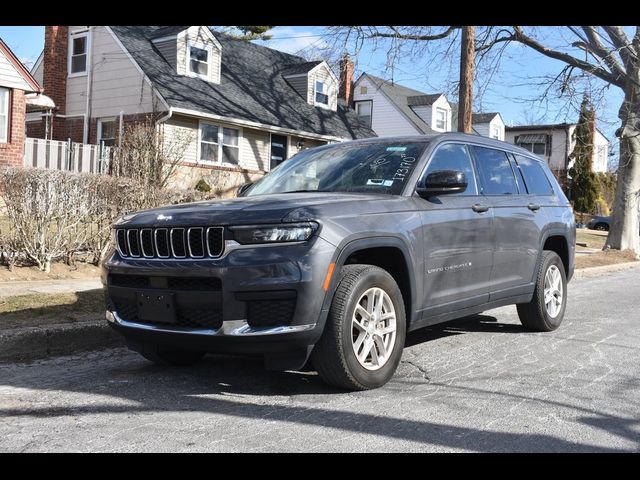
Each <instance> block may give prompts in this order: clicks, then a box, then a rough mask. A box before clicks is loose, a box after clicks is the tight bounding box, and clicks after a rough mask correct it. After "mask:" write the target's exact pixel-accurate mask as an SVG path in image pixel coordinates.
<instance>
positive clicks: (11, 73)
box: [0, 39, 42, 92]
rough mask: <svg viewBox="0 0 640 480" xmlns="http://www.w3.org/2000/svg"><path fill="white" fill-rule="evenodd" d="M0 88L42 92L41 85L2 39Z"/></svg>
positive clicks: (0, 45) (0, 44)
mask: <svg viewBox="0 0 640 480" xmlns="http://www.w3.org/2000/svg"><path fill="white" fill-rule="evenodd" d="M0 86H3V87H9V88H16V89H19V90H24V91H25V92H41V91H42V87H41V86H40V84H39V83H38V82H37V81H36V79H35V78H33V76H32V75H31V73H29V70H27V68H26V67H25V66H24V65H23V64H22V62H21V61H20V60H18V57H16V56H15V54H14V53H13V52H12V51H11V49H10V48H9V47H8V46H7V44H6V43H4V42H3V41H2V39H0Z"/></svg>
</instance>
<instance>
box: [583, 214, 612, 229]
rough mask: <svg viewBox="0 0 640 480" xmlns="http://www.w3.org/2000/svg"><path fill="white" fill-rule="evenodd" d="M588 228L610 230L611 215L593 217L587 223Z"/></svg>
mask: <svg viewBox="0 0 640 480" xmlns="http://www.w3.org/2000/svg"><path fill="white" fill-rule="evenodd" d="M587 228H588V229H590V230H601V231H603V232H608V231H609V228H611V217H593V218H592V219H591V220H590V221H589V223H587Z"/></svg>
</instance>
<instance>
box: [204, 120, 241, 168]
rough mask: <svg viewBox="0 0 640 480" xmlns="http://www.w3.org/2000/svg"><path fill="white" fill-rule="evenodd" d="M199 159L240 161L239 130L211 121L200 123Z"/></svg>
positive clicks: (221, 161)
mask: <svg viewBox="0 0 640 480" xmlns="http://www.w3.org/2000/svg"><path fill="white" fill-rule="evenodd" d="M200 161H202V162H206V163H218V164H223V163H226V164H232V165H238V164H239V163H240V130H238V129H236V128H228V127H222V126H218V125H214V124H212V123H201V124H200Z"/></svg>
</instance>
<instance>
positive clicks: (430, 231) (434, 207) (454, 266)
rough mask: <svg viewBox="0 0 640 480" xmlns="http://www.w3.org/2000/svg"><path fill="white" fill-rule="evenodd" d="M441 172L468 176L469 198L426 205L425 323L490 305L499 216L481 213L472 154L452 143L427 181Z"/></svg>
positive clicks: (461, 196) (432, 200)
mask: <svg viewBox="0 0 640 480" xmlns="http://www.w3.org/2000/svg"><path fill="white" fill-rule="evenodd" d="M436 170H458V171H462V172H464V173H465V176H466V177H467V182H468V186H467V189H466V191H465V192H462V193H458V194H449V195H441V196H438V197H432V198H430V199H428V200H425V199H421V200H420V201H421V202H422V203H421V205H422V206H423V208H422V211H421V215H422V224H423V227H422V228H423V238H424V258H425V271H424V279H425V281H424V286H425V288H424V292H423V309H424V313H423V319H424V320H425V321H426V323H428V319H429V317H431V316H435V315H438V314H440V313H447V312H450V311H452V310H458V309H461V308H466V307H472V306H474V305H479V304H482V303H485V302H487V301H488V299H489V281H490V275H491V266H492V262H493V251H492V250H493V230H492V225H493V214H492V212H491V210H490V209H487V210H485V209H483V208H481V207H482V206H483V205H482V203H483V199H482V197H481V196H480V195H479V192H478V187H477V179H476V175H475V171H474V167H473V162H472V160H471V155H470V153H469V149H468V147H467V146H466V145H464V144H459V143H446V144H444V145H441V146H439V147H438V148H437V150H436V151H435V153H434V154H433V156H432V158H431V160H430V161H429V164H428V166H427V170H426V172H425V177H424V178H426V175H428V174H429V173H431V172H433V171H436Z"/></svg>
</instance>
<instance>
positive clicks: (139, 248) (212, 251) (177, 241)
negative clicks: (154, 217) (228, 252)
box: [116, 227, 224, 259]
mask: <svg viewBox="0 0 640 480" xmlns="http://www.w3.org/2000/svg"><path fill="white" fill-rule="evenodd" d="M116 240H117V247H118V251H119V252H120V255H121V256H123V257H127V258H141V257H144V258H177V259H182V258H206V257H210V258H217V257H220V256H221V255H222V252H223V251H224V229H223V228H222V227H208V228H207V227H191V228H181V227H179V228H142V229H138V228H127V229H118V230H117V231H116Z"/></svg>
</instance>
